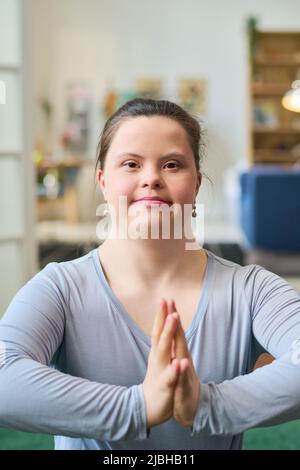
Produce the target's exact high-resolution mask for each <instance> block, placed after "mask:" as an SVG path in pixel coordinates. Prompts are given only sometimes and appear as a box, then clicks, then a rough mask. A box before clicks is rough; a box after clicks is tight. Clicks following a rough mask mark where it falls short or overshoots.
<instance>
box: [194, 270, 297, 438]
mask: <svg viewBox="0 0 300 470" xmlns="http://www.w3.org/2000/svg"><path fill="white" fill-rule="evenodd" d="M242 289H243V292H244V295H245V297H246V300H247V303H248V304H249V312H250V315H251V321H252V333H253V335H254V338H255V340H257V341H258V343H259V344H260V345H261V346H262V347H263V348H264V349H265V350H266V351H268V352H269V353H270V354H272V355H273V356H274V358H275V360H274V361H273V362H272V363H271V364H268V365H266V366H264V367H261V368H258V369H255V370H254V371H253V372H250V373H249V374H246V375H242V376H238V377H235V378H234V379H231V380H225V381H224V382H222V383H220V384H216V383H213V382H209V383H206V384H201V396H200V400H199V404H198V408H197V412H196V416H195V419H194V423H193V426H192V429H191V435H192V436H194V435H197V434H198V433H201V432H202V433H207V434H209V435H235V434H239V433H241V432H243V431H246V430H247V429H250V428H254V427H261V426H272V425H276V424H280V423H283V422H286V421H289V420H294V419H299V418H300V298H299V295H298V294H297V293H296V292H295V291H294V289H293V288H292V287H291V286H290V285H289V284H288V283H287V282H286V281H284V280H283V279H282V278H280V277H279V276H277V275H275V274H273V273H271V272H269V271H267V270H266V269H264V268H262V267H260V266H257V265H252V266H251V267H250V269H249V271H248V274H247V276H246V277H245V281H244V285H243V286H242Z"/></svg>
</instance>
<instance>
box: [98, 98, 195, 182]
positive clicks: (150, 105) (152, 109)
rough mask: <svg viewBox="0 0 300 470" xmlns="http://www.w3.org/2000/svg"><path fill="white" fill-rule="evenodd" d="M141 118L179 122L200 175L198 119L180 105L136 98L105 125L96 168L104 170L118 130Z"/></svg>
mask: <svg viewBox="0 0 300 470" xmlns="http://www.w3.org/2000/svg"><path fill="white" fill-rule="evenodd" d="M139 116H165V117H167V118H170V119H174V121H177V122H178V123H179V124H180V125H181V126H182V127H183V128H184V129H185V131H186V133H187V136H188V139H189V143H190V146H191V148H192V151H193V154H194V158H195V165H196V169H197V171H198V172H199V173H200V163H201V161H202V158H201V157H202V155H201V153H202V152H201V149H202V144H203V142H202V129H201V127H200V124H199V122H198V121H197V119H195V118H194V117H192V116H191V115H190V114H189V113H187V112H186V111H185V110H184V109H183V108H181V107H180V106H178V104H175V103H172V102H171V101H167V100H152V99H144V98H136V99H133V100H130V101H127V103H125V104H124V105H123V106H121V107H120V108H119V109H118V110H117V111H116V112H115V113H114V114H113V115H112V116H111V117H110V118H109V119H108V120H107V121H106V123H105V125H104V128H103V131H102V134H101V137H100V141H99V144H98V148H97V161H96V167H95V171H96V170H97V168H98V167H99V168H101V169H102V170H103V169H104V164H105V158H106V154H107V152H108V150H109V147H110V145H111V142H112V139H113V138H114V135H115V134H116V132H117V130H118V128H119V127H120V125H121V124H122V122H124V121H125V120H127V119H129V118H135V117H139Z"/></svg>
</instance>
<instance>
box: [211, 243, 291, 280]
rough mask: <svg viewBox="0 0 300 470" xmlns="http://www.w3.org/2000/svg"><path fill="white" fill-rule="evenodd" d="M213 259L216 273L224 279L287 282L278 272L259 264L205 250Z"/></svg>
mask: <svg viewBox="0 0 300 470" xmlns="http://www.w3.org/2000/svg"><path fill="white" fill-rule="evenodd" d="M205 251H206V252H207V255H208V257H209V259H210V261H211V264H212V267H213V271H214V272H215V275H217V276H219V277H220V278H223V279H224V280H227V281H228V280H229V279H232V280H233V281H234V282H235V283H242V284H244V285H248V284H257V283H258V284H259V283H262V282H263V281H267V280H268V281H270V282H274V281H277V282H286V281H284V280H283V279H282V278H281V277H280V276H278V275H277V274H276V273H273V272H271V271H269V270H268V269H266V268H264V267H263V266H261V265H259V264H245V265H244V264H240V263H238V262H236V261H233V260H229V259H226V258H223V257H221V256H219V255H217V254H216V253H213V252H212V251H211V250H205Z"/></svg>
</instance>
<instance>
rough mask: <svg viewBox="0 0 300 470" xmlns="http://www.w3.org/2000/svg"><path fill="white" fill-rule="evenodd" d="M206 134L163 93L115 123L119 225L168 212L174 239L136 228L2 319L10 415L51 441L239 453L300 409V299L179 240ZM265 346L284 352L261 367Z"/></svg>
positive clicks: (107, 138)
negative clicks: (263, 429) (248, 435)
mask: <svg viewBox="0 0 300 470" xmlns="http://www.w3.org/2000/svg"><path fill="white" fill-rule="evenodd" d="M200 144H201V132H200V127H199V124H198V123H197V121H196V120H195V119H194V118H192V117H191V116H189V115H188V114H187V113H186V112H185V111H184V110H183V109H181V108H180V107H179V106H177V105H176V104H174V103H171V102H168V101H154V100H144V99H136V100H132V101H130V102H128V103H126V104H125V105H124V106H123V107H122V108H120V109H119V110H118V111H117V112H116V113H115V114H114V115H113V116H112V117H111V118H110V119H109V120H108V121H107V123H106V125H105V127H104V130H103V133H102V137H101V141H100V145H99V156H98V161H97V167H99V168H98V173H97V176H98V182H99V185H100V187H101V189H102V191H103V194H104V196H105V200H106V201H107V203H108V206H109V208H110V212H111V216H113V217H112V218H114V219H115V220H114V222H115V226H116V227H117V228H120V227H121V225H124V222H127V223H128V228H129V227H131V228H132V226H133V224H134V223H135V222H136V221H137V222H138V223H139V225H140V228H142V229H143V230H144V229H149V228H152V226H154V225H157V226H158V227H159V228H162V227H163V225H164V219H163V217H162V213H163V209H165V210H169V216H170V220H171V222H172V224H171V230H170V236H169V237H166V238H164V237H163V236H162V235H161V234H160V236H158V237H152V236H149V237H133V236H128V234H129V232H130V230H129V229H128V230H127V232H126V235H127V236H125V237H123V236H122V237H121V236H115V237H108V238H107V239H106V240H105V241H104V243H103V244H102V245H100V247H99V248H98V249H94V250H92V251H91V252H89V253H88V254H86V255H85V256H83V257H80V258H77V259H75V260H73V261H68V262H61V263H50V264H48V265H47V266H46V267H45V268H44V269H43V270H42V271H40V272H39V273H38V274H36V275H35V276H34V277H33V278H32V279H31V280H30V281H29V282H28V283H27V284H26V285H25V286H24V287H23V288H22V289H21V290H20V291H19V292H18V293H17V295H16V296H15V297H14V299H13V300H12V302H11V303H10V305H9V307H8V309H7V311H6V313H5V315H4V317H3V319H2V321H1V323H0V340H1V341H2V343H1V344H2V352H3V354H2V358H1V360H0V364H1V366H0V384H1V386H0V426H6V427H13V428H16V429H20V430H25V431H32V432H44V433H49V434H54V435H55V436H56V437H55V447H56V449H167V450H169V449H239V448H241V447H242V436H243V431H245V430H247V429H249V428H252V427H256V426H269V425H274V424H278V423H282V422H285V421H288V420H291V419H297V418H299V417H300V394H299V390H300V341H299V340H298V338H300V299H299V296H298V295H297V294H296V292H295V291H294V290H293V289H292V287H291V286H290V285H289V284H287V283H286V282H285V281H284V280H283V279H281V278H280V277H278V276H277V275H275V274H273V273H271V272H269V271H267V270H265V269H263V268H262V267H260V266H257V265H250V266H245V267H242V266H240V265H238V264H235V263H233V262H230V261H227V260H225V259H222V258H220V257H218V256H215V255H214V254H213V253H211V252H210V251H208V250H204V249H202V248H201V247H200V245H199V246H198V249H196V250H195V249H193V250H191V249H187V242H188V241H189V242H190V241H191V240H190V239H188V237H187V236H186V232H185V231H184V232H183V234H182V236H181V237H176V236H175V225H176V224H177V225H178V224H180V223H182V219H181V218H180V210H179V209H180V208H185V207H191V208H192V212H191V211H190V212H189V213H188V214H189V216H190V219H189V220H191V215H192V216H195V215H197V214H196V211H195V209H196V205H195V200H196V195H197V193H198V190H199V187H200V184H201V168H200V167H199V145H200ZM149 198H150V199H149ZM121 199H122V200H123V199H125V200H126V206H125V209H126V210H125V211H124V210H123V209H122V210H120V204H119V203H120V200H121ZM173 207H175V209H176V208H177V210H175V211H171V209H172V208H173ZM137 208H138V209H139V211H137V210H136V209H137ZM157 208H159V209H161V210H156V211H155V210H154V209H157ZM194 241H195V240H194ZM262 352H269V353H271V354H272V355H273V356H274V357H275V360H274V361H273V362H272V363H271V364H268V365H266V366H264V367H260V368H258V369H255V370H253V366H254V364H255V362H256V360H257V358H258V356H259V355H260V354H261V353H262Z"/></svg>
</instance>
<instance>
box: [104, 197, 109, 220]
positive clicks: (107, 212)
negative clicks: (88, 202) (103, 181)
mask: <svg viewBox="0 0 300 470" xmlns="http://www.w3.org/2000/svg"><path fill="white" fill-rule="evenodd" d="M105 203H106V208H105V209H104V211H103V217H106V216H107V215H108V214H109V210H108V204H107V201H105Z"/></svg>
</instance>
